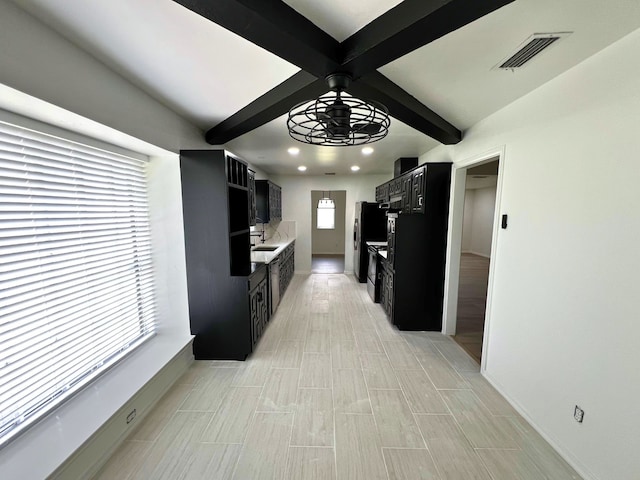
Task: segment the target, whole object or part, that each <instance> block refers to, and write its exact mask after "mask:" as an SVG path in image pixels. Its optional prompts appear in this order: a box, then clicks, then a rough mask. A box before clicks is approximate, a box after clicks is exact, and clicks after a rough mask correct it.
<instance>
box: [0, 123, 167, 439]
mask: <svg viewBox="0 0 640 480" xmlns="http://www.w3.org/2000/svg"><path fill="white" fill-rule="evenodd" d="M145 168H146V162H145V161H143V160H139V159H135V158H130V157H126V156H123V155H120V154H116V153H112V152H108V151H105V150H99V149H96V148H93V147H89V146H85V145H81V144H78V143H75V142H71V141H67V140H64V139H60V138H57V137H53V136H49V135H46V134H43V133H39V132H35V131H32V130H28V129H24V128H21V127H17V126H13V125H10V124H7V123H3V122H0V445H2V444H4V443H6V442H7V441H9V439H10V438H12V437H13V436H14V435H15V434H17V433H18V432H19V431H20V430H22V429H23V428H24V427H26V426H27V425H29V424H30V423H33V422H34V421H35V420H37V419H38V418H41V417H42V416H43V415H44V414H45V413H47V412H48V411H50V410H51V409H52V408H53V407H55V406H56V405H58V404H59V403H60V402H61V401H63V400H64V399H66V398H68V397H69V396H70V395H72V394H73V393H74V392H76V391H77V390H79V389H80V388H82V387H83V386H85V385H86V384H87V383H88V382H89V381H90V380H92V379H93V378H95V377H96V376H97V375H99V374H100V373H101V372H103V371H104V370H105V369H106V368H108V367H109V366H111V365H112V364H113V363H115V362H116V361H117V360H118V359H120V358H122V357H123V356H124V355H126V353H127V352H129V351H130V350H132V349H133V348H135V347H136V346H138V345H140V344H141V343H142V342H143V341H144V340H145V339H147V338H149V337H150V336H151V335H153V333H154V329H155V323H154V317H155V304H154V285H153V272H152V261H151V238H150V226H149V209H148V202H147V193H146V177H145Z"/></svg>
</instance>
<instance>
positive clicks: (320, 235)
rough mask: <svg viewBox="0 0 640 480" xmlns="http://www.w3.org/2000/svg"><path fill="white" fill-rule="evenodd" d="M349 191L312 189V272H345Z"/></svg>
mask: <svg viewBox="0 0 640 480" xmlns="http://www.w3.org/2000/svg"><path fill="white" fill-rule="evenodd" d="M346 208H347V192H346V191H345V190H325V191H319V190H312V191H311V273H344V254H345V228H346V218H345V217H346Z"/></svg>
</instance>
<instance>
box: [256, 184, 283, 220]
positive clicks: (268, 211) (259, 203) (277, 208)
mask: <svg viewBox="0 0 640 480" xmlns="http://www.w3.org/2000/svg"><path fill="white" fill-rule="evenodd" d="M255 188H256V210H257V214H258V217H257V219H256V221H257V222H260V223H270V222H272V221H275V222H279V221H281V220H282V189H281V188H280V187H279V186H278V185H276V184H275V183H273V182H272V181H270V180H256V181H255Z"/></svg>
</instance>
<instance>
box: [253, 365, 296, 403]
mask: <svg viewBox="0 0 640 480" xmlns="http://www.w3.org/2000/svg"><path fill="white" fill-rule="evenodd" d="M299 377H300V369H298V368H272V369H271V371H270V372H269V377H268V378H267V381H266V384H265V386H264V389H263V390H262V395H261V396H260V401H259V403H258V407H257V409H256V410H257V411H259V412H293V411H295V409H296V398H297V396H298V379H299Z"/></svg>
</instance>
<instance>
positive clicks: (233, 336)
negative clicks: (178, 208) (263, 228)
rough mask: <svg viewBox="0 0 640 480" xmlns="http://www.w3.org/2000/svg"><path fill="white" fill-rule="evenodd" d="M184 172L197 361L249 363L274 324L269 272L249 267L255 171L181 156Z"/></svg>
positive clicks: (213, 156) (236, 163)
mask: <svg viewBox="0 0 640 480" xmlns="http://www.w3.org/2000/svg"><path fill="white" fill-rule="evenodd" d="M180 174H181V182H182V208H183V219H184V236H185V254H186V263H187V287H188V292H189V319H190V323H191V333H192V334H194V335H195V340H194V344H193V353H194V356H195V358H196V359H199V360H205V359H206V360H210V359H235V360H244V359H245V358H246V357H247V355H248V354H249V353H251V351H252V350H253V348H254V346H255V345H256V343H257V341H258V339H259V337H260V334H261V333H262V331H263V329H264V328H265V326H266V322H267V321H268V319H269V318H268V316H269V308H268V295H267V292H268V289H267V274H266V267H265V265H264V264H253V263H251V246H250V234H249V224H250V223H251V221H252V217H255V213H253V212H252V210H253V209H255V204H254V203H253V192H251V188H252V186H253V182H252V181H251V179H252V172H251V171H250V170H249V169H248V167H247V164H246V163H244V162H242V161H241V160H240V159H237V158H235V157H233V156H231V155H229V154H228V153H227V152H225V151H223V150H183V151H181V152H180Z"/></svg>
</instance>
